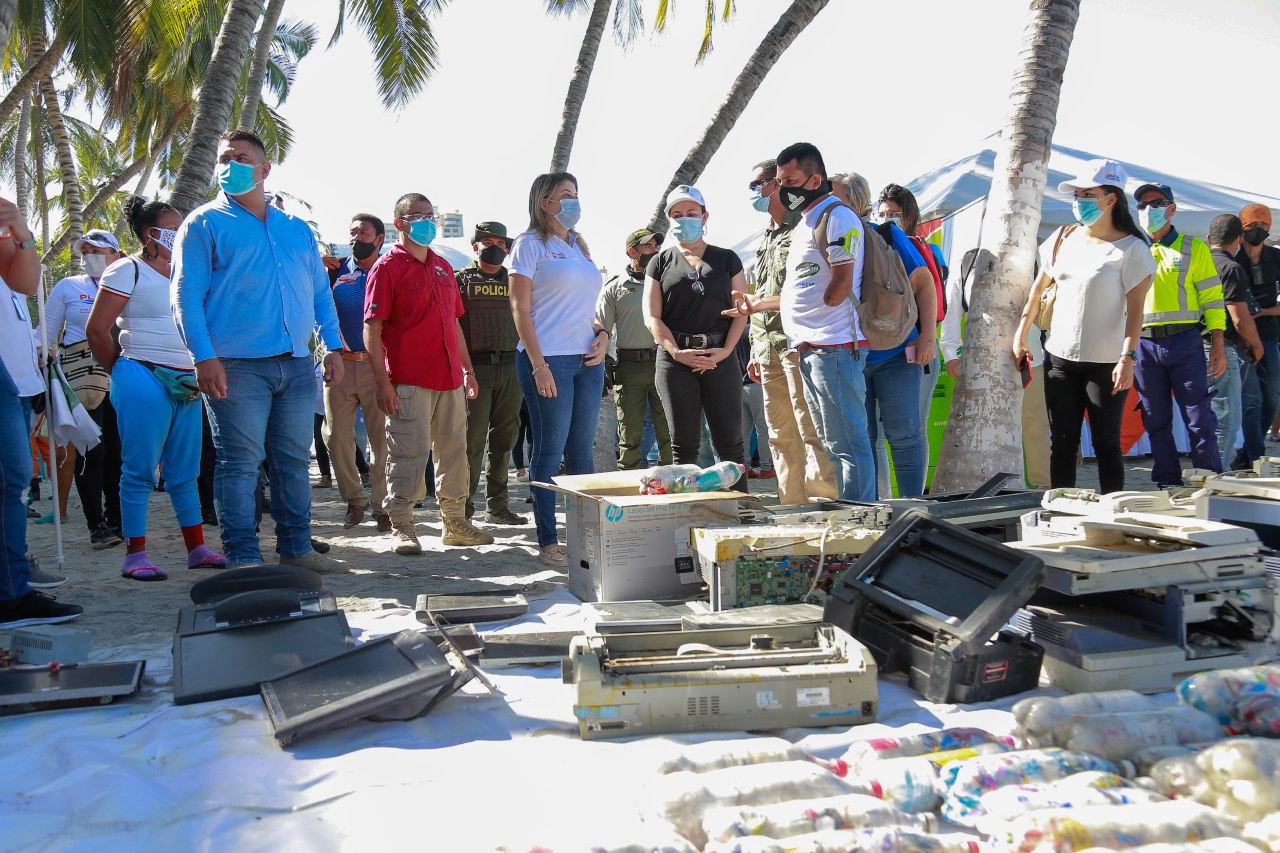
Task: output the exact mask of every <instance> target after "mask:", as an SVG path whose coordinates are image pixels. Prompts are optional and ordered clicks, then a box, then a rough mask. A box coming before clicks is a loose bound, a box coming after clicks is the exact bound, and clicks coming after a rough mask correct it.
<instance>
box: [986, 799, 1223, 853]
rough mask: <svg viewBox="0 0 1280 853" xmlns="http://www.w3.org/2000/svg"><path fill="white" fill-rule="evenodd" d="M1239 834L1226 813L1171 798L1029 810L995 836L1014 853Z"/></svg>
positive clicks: (1070, 852) (1049, 852)
mask: <svg viewBox="0 0 1280 853" xmlns="http://www.w3.org/2000/svg"><path fill="white" fill-rule="evenodd" d="M1240 837H1241V829H1240V826H1239V825H1238V824H1237V823H1236V822H1235V821H1233V820H1231V818H1229V817H1227V816H1226V815H1224V814H1221V813H1220V812H1217V811H1214V810H1213V809H1211V808H1209V807H1208V806H1204V805H1200V804H1199V803H1188V802H1183V801H1179V800H1168V801H1166V802H1162V803H1142V804H1136V805H1124V806H1081V807H1080V808H1075V809H1044V810H1042V811H1035V812H1030V813H1028V814H1025V815H1023V816H1022V817H1019V818H1015V819H1014V820H1012V821H1010V822H1008V823H1006V824H1004V826H1003V828H1001V829H1000V830H999V831H998V832H997V833H996V834H993V835H992V837H991V840H992V841H993V842H994V843H995V844H996V845H997V846H1000V847H1002V848H1003V849H1004V850H1006V851H1009V853H1074V851H1077V850H1086V849H1088V848H1090V847H1110V848H1115V849H1123V848H1127V847H1136V846H1138V845H1141V844H1155V843H1161V842H1164V843H1179V842H1185V841H1199V840H1200V839H1204V838H1240Z"/></svg>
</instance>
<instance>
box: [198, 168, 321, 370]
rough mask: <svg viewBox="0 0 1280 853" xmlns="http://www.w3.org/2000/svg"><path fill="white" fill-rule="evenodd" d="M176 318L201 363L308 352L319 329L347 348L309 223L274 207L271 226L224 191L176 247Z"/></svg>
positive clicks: (204, 208) (269, 212)
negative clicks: (313, 336)
mask: <svg viewBox="0 0 1280 853" xmlns="http://www.w3.org/2000/svg"><path fill="white" fill-rule="evenodd" d="M173 268H174V274H173V318H174V320H175V322H176V323H177V325H178V333H179V334H181V335H182V338H183V340H184V341H186V343H187V349H189V350H191V356H192V357H193V358H194V359H195V360H196V361H204V360H205V359H209V358H215V357H217V358H267V357H269V356H273V355H280V354H281V353H292V354H293V355H295V356H306V355H309V353H310V350H309V348H308V341H309V340H310V338H311V333H312V331H313V330H315V329H316V327H317V326H318V327H319V333H320V338H321V340H323V341H324V343H325V346H327V347H328V348H329V349H331V350H338V349H341V348H342V338H341V337H340V336H339V334H338V314H337V311H336V310H335V309H334V305H333V295H332V293H331V292H330V290H329V275H328V273H326V272H325V269H324V264H323V263H321V261H320V251H319V248H318V246H317V245H316V238H315V236H314V235H313V234H312V233H311V228H310V226H308V225H307V223H306V222H304V221H303V220H301V219H298V218H297V217H295V216H290V215H289V214H287V213H285V212H284V211H282V210H280V209H278V208H276V207H274V206H272V205H270V204H268V205H267V217H266V221H263V220H261V219H259V218H258V217H256V216H254V215H253V214H252V213H250V212H249V211H248V210H246V209H245V208H244V207H243V206H242V205H241V204H240V203H239V202H237V201H236V200H235V199H233V198H231V197H230V196H228V195H226V194H225V193H219V194H218V197H217V198H216V199H214V200H213V201H211V202H209V203H208V204H205V205H202V206H201V207H198V208H196V209H195V210H194V211H192V213H191V214H190V215H189V216H188V217H187V218H186V220H185V221H184V222H183V223H182V227H181V228H179V229H178V236H177V239H176V240H175V242H174V250H173Z"/></svg>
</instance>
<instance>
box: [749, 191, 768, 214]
mask: <svg viewBox="0 0 1280 853" xmlns="http://www.w3.org/2000/svg"><path fill="white" fill-rule="evenodd" d="M751 206H752V207H754V208H755V209H756V211H757V212H759V213H768V212H769V197H768V196H767V195H761V194H760V190H756V194H755V195H753V196H752V197H751Z"/></svg>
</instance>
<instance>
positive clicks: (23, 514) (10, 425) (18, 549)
mask: <svg viewBox="0 0 1280 853" xmlns="http://www.w3.org/2000/svg"><path fill="white" fill-rule="evenodd" d="M30 483H31V442H30V440H29V439H28V435H27V426H26V421H25V420H24V419H23V417H22V402H21V400H20V399H19V397H18V386H17V385H15V384H14V382H13V379H12V377H10V376H9V371H8V370H6V369H5V366H4V363H3V362H0V500H3V501H4V503H3V505H0V601H13V600H14V599H15V598H22V597H23V596H24V595H26V594H27V593H29V592H31V587H30V586H28V585H27V581H28V580H30V578H31V565H30V564H29V563H28V562H27V506H26V504H24V503H23V502H22V490H23V489H25V488H27V486H28V485H29V484H30Z"/></svg>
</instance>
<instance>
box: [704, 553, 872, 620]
mask: <svg viewBox="0 0 1280 853" xmlns="http://www.w3.org/2000/svg"><path fill="white" fill-rule="evenodd" d="M857 559H858V557H857V555H850V554H831V555H828V556H827V558H826V559H825V560H823V563H822V577H821V578H820V579H819V580H818V583H817V585H816V587H815V585H814V583H813V576H814V573H815V572H816V571H817V568H818V558H817V556H816V555H804V556H777V557H765V558H762V559H751V558H740V559H738V560H736V561H735V564H734V567H733V569H732V570H731V571H730V572H726V573H725V575H732V578H730V577H722V582H721V583H722V586H721V591H722V595H723V599H722V600H723V605H722V606H723V607H755V606H757V605H761V604H792V603H797V602H805V601H810V603H821V602H822V601H825V599H826V593H827V592H828V591H829V590H830V589H831V583H832V581H833V580H834V579H836V578H838V577H839V576H840V575H841V574H842V573H843V572H844V571H845V570H846V569H848V568H849V567H850V566H852V565H853V564H854V563H855V562H856V561H857ZM810 589H813V593H814V594H813V596H810V595H809V592H810Z"/></svg>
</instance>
